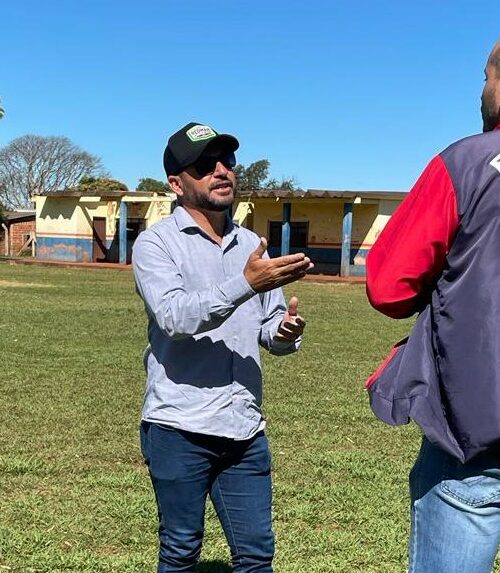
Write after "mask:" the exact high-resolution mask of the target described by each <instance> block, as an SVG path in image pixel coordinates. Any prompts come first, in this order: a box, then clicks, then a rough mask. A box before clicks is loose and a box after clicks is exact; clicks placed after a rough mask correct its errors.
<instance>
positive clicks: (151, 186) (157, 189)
mask: <svg viewBox="0 0 500 573" xmlns="http://www.w3.org/2000/svg"><path fill="white" fill-rule="evenodd" d="M136 191H148V192H150V193H167V192H170V186H169V185H167V184H166V183H164V182H163V181H158V179H152V178H151V177H143V178H142V179H139V185H137V189H136Z"/></svg>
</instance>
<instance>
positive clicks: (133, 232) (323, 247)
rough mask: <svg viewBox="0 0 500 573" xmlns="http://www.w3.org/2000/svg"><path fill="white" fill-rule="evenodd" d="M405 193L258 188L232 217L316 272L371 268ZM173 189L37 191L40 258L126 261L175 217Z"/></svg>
mask: <svg viewBox="0 0 500 573" xmlns="http://www.w3.org/2000/svg"><path fill="white" fill-rule="evenodd" d="M405 196H406V193H398V192H378V191H359V192H358V191H323V190H316V189H312V190H309V191H293V192H292V191H285V190H274V189H273V190H269V189H264V190H258V191H253V192H250V193H241V194H240V196H239V197H238V199H237V201H236V203H235V205H234V206H233V219H234V220H235V221H236V222H238V223H239V224H241V225H243V226H244V227H247V228H249V229H252V230H253V231H255V232H256V233H257V234H258V235H260V236H265V237H267V238H268V243H269V249H268V250H269V254H270V255H271V256H277V255H279V254H286V253H290V252H292V253H293V252H297V251H304V252H305V253H306V254H307V255H308V256H309V257H310V258H311V260H313V261H314V263H315V272H324V273H329V274H340V275H343V276H349V275H358V276H362V275H364V273H365V259H366V255H367V254H368V252H369V250H370V248H371V246H372V244H373V243H374V241H375V239H376V238H377V236H378V234H379V233H380V231H381V230H382V229H383V228H384V226H385V224H386V222H387V221H388V220H389V218H390V216H391V215H392V213H393V212H394V210H395V209H396V207H397V206H398V205H399V204H400V203H401V201H402V200H403V198H404V197H405ZM174 200H175V195H174V194H168V193H166V194H157V193H148V192H137V191H132V192H129V191H108V192H103V193H101V194H96V193H95V192H92V193H89V192H84V191H59V192H52V193H45V194H42V195H37V196H35V197H34V201H35V204H36V236H37V253H36V256H37V258H39V259H43V260H61V261H74V262H112V263H118V262H120V263H128V262H130V258H131V250H132V244H133V242H134V240H135V239H136V237H137V235H138V234H139V233H140V232H141V231H142V230H144V229H146V228H148V227H149V226H150V225H152V224H153V223H155V222H156V221H158V220H160V219H161V218H163V217H166V216H168V215H170V213H171V212H172V208H173V206H174Z"/></svg>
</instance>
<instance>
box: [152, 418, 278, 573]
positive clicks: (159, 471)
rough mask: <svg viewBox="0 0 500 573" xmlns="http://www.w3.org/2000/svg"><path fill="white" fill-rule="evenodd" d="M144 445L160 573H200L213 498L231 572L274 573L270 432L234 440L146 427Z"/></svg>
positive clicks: (153, 426) (167, 428) (160, 427)
mask: <svg viewBox="0 0 500 573" xmlns="http://www.w3.org/2000/svg"><path fill="white" fill-rule="evenodd" d="M141 446H142V452H143V455H144V458H145V461H146V464H147V466H148V468H149V474H150V476H151V482H152V484H153V489H154V491H155V495H156V502H157V505H158V518H159V523H160V525H159V536H160V549H159V560H158V561H159V562H158V573H178V572H181V571H182V572H189V573H194V572H195V571H196V563H197V562H198V559H199V556H200V552H201V544H202V540H203V530H204V518H205V504H206V499H207V496H208V495H210V498H211V499H212V502H213V504H214V507H215V510H216V512H217V515H218V517H219V520H220V522H221V524H222V528H223V530H224V533H225V535H226V539H227V541H228V543H229V547H230V549H231V558H232V565H233V571H235V572H238V573H254V572H259V573H272V570H273V569H272V565H271V563H272V560H273V555H274V535H273V531H272V527H271V459H270V453H269V446H268V443H267V438H266V436H265V434H264V432H260V433H259V434H257V435H256V436H254V437H253V438H252V439H250V440H244V441H235V440H230V439H227V438H220V437H216V436H205V435H201V434H193V433H190V432H184V431H181V430H175V429H173V428H170V427H168V426H162V425H158V424H150V423H148V422H143V423H142V424H141Z"/></svg>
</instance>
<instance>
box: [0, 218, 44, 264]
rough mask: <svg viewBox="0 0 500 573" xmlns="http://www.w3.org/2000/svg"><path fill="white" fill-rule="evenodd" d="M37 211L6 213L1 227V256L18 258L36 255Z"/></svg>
mask: <svg viewBox="0 0 500 573" xmlns="http://www.w3.org/2000/svg"><path fill="white" fill-rule="evenodd" d="M34 247H35V211H33V210H31V209H17V210H16V211H6V212H4V222H3V223H2V225H1V226H0V255H5V256H7V257H9V256H10V257H16V256H20V255H23V254H26V253H27V254H30V255H32V254H33V253H34Z"/></svg>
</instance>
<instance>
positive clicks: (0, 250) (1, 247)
mask: <svg viewBox="0 0 500 573" xmlns="http://www.w3.org/2000/svg"><path fill="white" fill-rule="evenodd" d="M29 233H32V234H34V233H35V221H20V222H18V223H15V222H13V223H11V224H10V225H9V243H10V254H11V255H13V256H15V255H17V253H18V252H19V251H20V249H21V247H22V246H23V245H24V242H25V236H26V235H29ZM4 254H5V232H4V230H3V228H2V230H1V233H0V255H4Z"/></svg>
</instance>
